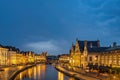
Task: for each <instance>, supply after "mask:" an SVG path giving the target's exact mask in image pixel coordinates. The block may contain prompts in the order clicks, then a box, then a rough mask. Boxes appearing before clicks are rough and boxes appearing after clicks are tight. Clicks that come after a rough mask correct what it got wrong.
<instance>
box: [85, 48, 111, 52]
mask: <svg viewBox="0 0 120 80" xmlns="http://www.w3.org/2000/svg"><path fill="white" fill-rule="evenodd" d="M108 48H109V47H93V48H90V47H88V48H87V49H88V52H104V51H106V49H108Z"/></svg>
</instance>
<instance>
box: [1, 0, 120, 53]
mask: <svg viewBox="0 0 120 80" xmlns="http://www.w3.org/2000/svg"><path fill="white" fill-rule="evenodd" d="M76 37H78V39H79V40H97V39H99V40H100V41H101V44H102V45H103V46H108V45H110V44H112V42H114V41H116V42H117V43H118V44H120V0H0V44H3V45H12V46H16V47H18V48H20V49H21V50H32V51H34V52H36V53H40V52H41V51H48V52H49V53H51V54H61V53H68V52H69V49H70V47H71V44H72V42H75V40H76Z"/></svg>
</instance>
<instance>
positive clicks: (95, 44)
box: [78, 40, 98, 47]
mask: <svg viewBox="0 0 120 80" xmlns="http://www.w3.org/2000/svg"><path fill="white" fill-rule="evenodd" d="M78 43H79V46H80V47H84V44H85V41H80V40H79V41H78ZM91 44H92V46H93V47H98V40H97V41H87V47H88V46H89V47H90V45H91Z"/></svg>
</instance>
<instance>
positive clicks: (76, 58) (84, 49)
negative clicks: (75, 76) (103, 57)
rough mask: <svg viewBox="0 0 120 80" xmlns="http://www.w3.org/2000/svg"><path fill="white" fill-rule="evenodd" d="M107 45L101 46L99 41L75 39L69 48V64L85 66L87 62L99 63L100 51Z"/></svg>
mask: <svg viewBox="0 0 120 80" xmlns="http://www.w3.org/2000/svg"><path fill="white" fill-rule="evenodd" d="M108 48H109V47H101V46H100V41H99V40H96V41H87V40H84V41H82V40H78V39H76V44H75V45H74V44H72V48H71V49H70V61H69V63H70V65H71V66H75V67H86V66H87V65H88V64H90V63H91V64H100V57H99V55H100V53H101V52H104V51H105V50H106V49H108Z"/></svg>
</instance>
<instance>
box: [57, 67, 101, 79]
mask: <svg viewBox="0 0 120 80" xmlns="http://www.w3.org/2000/svg"><path fill="white" fill-rule="evenodd" d="M55 68H56V69H57V70H58V71H60V72H62V73H64V74H65V75H68V76H70V77H73V78H75V79H77V80H101V79H98V78H94V77H89V76H87V75H83V74H79V73H76V72H72V71H68V70H66V69H64V68H62V67H61V66H55Z"/></svg>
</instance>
